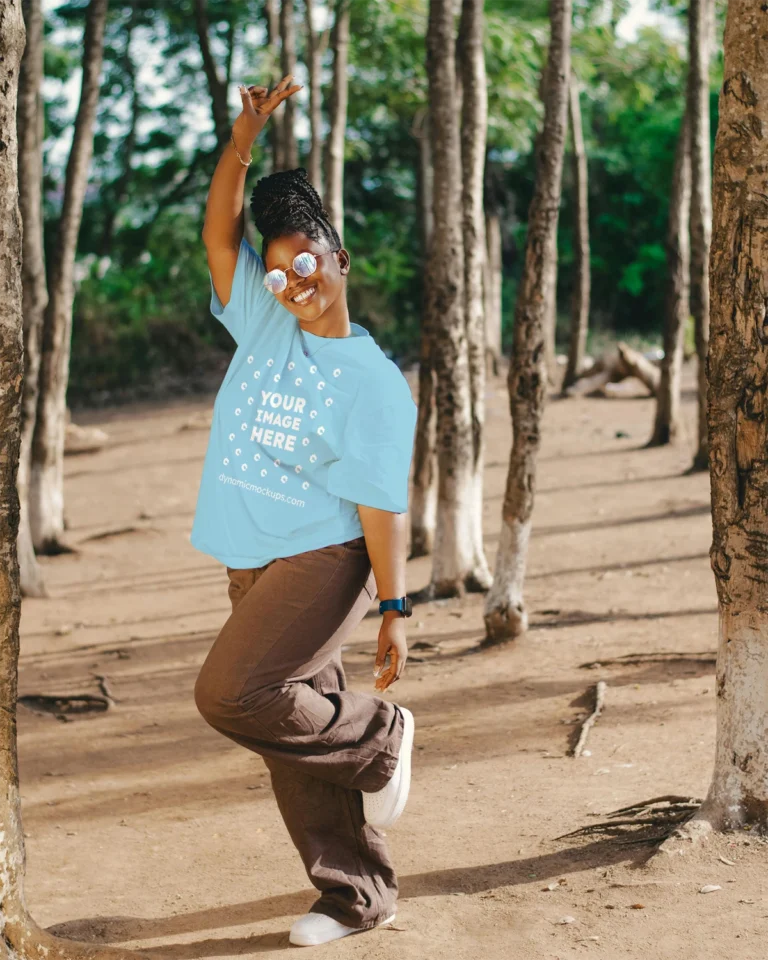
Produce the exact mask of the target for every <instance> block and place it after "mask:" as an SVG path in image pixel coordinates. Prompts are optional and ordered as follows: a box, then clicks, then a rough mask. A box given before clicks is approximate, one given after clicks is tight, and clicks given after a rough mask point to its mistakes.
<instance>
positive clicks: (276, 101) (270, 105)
mask: <svg viewBox="0 0 768 960" xmlns="http://www.w3.org/2000/svg"><path fill="white" fill-rule="evenodd" d="M292 79H293V77H292V76H291V74H288V75H287V76H285V77H283V79H282V80H281V81H280V82H279V83H278V84H277V85H276V86H275V87H274V89H273V90H271V91H270V90H268V89H267V87H258V86H251V87H247V88H246V87H244V86H242V85H241V86H240V88H239V89H240V99H241V100H242V102H243V112H242V113H241V114H240V116H239V117H238V118H237V120H235V124H234V128H233V131H232V132H233V135H234V137H235V142H236V143H237V144H238V146H240V145H241V144H242V146H243V148H244V149H246V150H247V149H249V148H250V147H251V146H253V142H254V140H255V139H256V137H257V136H258V135H259V133H260V132H261V131H262V130H263V128H264V124H265V123H266V122H267V118H268V117H269V115H270V114H271V113H272V111H273V110H275V108H276V107H279V106H280V104H281V103H282V102H283V100H287V99H288V97H290V96H292V95H293V94H294V93H296V91H297V90H301V84H294V85H291V80H292Z"/></svg>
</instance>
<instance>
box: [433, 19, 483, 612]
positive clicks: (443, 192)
mask: <svg viewBox="0 0 768 960" xmlns="http://www.w3.org/2000/svg"><path fill="white" fill-rule="evenodd" d="M454 7H455V4H454V3H453V0H431V2H430V5H429V23H428V27H427V76H428V80H429V97H428V103H429V111H430V113H429V125H430V131H431V136H432V157H433V171H434V173H433V191H434V194H433V205H432V215H433V230H432V243H431V246H430V256H429V264H428V267H427V271H426V274H425V277H424V282H425V297H426V317H425V322H426V324H427V329H428V330H429V331H430V332H431V334H432V362H433V365H434V370H435V376H436V395H435V402H436V407H437V425H436V443H437V461H438V494H437V522H436V529H435V543H434V552H433V564H432V578H431V581H430V584H429V585H428V587H427V589H426V591H425V592H426V594H428V595H429V596H431V597H436V596H437V597H447V596H461V595H462V594H463V593H464V590H465V588H466V586H467V585H468V584H472V583H473V582H474V581H475V579H476V578H475V575H474V574H475V571H474V565H475V549H474V517H475V486H474V461H473V440H474V438H473V432H472V396H471V384H470V374H469V358H468V347H467V330H466V323H465V319H464V318H465V301H464V248H463V241H462V220H461V196H462V186H461V146H460V140H459V123H458V121H459V117H458V112H457V109H456V85H457V76H456V53H455V40H454V33H455V31H454Z"/></svg>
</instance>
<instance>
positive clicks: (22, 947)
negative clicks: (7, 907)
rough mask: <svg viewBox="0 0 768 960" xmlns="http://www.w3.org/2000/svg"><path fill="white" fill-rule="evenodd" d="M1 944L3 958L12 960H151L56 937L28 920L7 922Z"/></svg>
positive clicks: (134, 954)
mask: <svg viewBox="0 0 768 960" xmlns="http://www.w3.org/2000/svg"><path fill="white" fill-rule="evenodd" d="M2 941H3V943H2V945H3V946H4V947H5V950H6V951H7V953H6V954H5V955H6V956H9V957H12V958H14V960H139V958H143V960H150V955H149V954H147V953H136V952H133V951H131V950H123V949H121V948H119V947H110V946H106V945H102V944H91V943H81V942H79V941H77V940H66V939H64V938H62V937H55V936H53V935H52V934H50V933H48V932H47V931H46V930H42V929H41V928H40V927H38V926H37V924H35V923H34V921H32V920H31V919H27V921H26V922H20V921H18V920H8V921H7V922H6V924H5V926H4V928H3V933H2Z"/></svg>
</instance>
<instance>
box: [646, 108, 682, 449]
mask: <svg viewBox="0 0 768 960" xmlns="http://www.w3.org/2000/svg"><path fill="white" fill-rule="evenodd" d="M690 209H691V127H690V123H689V117H688V111H687V110H686V111H685V113H684V114H683V119H682V122H681V124H680V134H679V135H678V138H677V150H676V152H675V166H674V170H673V173H672V190H671V193H670V197H669V221H668V224H667V294H666V302H665V304H664V359H663V360H662V361H661V382H660V384H659V390H658V393H657V394H656V417H655V420H654V424H653V434H652V435H651V439H650V440H649V441H648V444H647V446H649V447H659V446H663V445H664V444H666V443H674V442H675V440H678V439H679V438H680V435H681V431H682V423H681V420H680V375H681V373H682V369H683V339H684V336H685V326H686V324H687V323H688V317H689V315H690V309H691V308H690V301H689V277H690V240H689V233H688V224H689V221H690Z"/></svg>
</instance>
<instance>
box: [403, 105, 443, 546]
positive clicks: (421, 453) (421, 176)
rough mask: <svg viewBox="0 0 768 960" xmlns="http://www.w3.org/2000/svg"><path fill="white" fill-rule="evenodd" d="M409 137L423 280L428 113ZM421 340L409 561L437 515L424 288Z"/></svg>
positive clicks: (431, 535) (427, 540) (431, 536)
mask: <svg viewBox="0 0 768 960" xmlns="http://www.w3.org/2000/svg"><path fill="white" fill-rule="evenodd" d="M411 129H412V133H413V135H414V136H415V137H416V142H417V143H418V146H419V167H418V171H417V177H416V183H417V193H418V210H419V240H420V244H421V272H422V276H424V274H425V272H426V269H427V265H428V263H429V249H430V244H431V241H432V229H433V227H432V203H433V182H432V148H431V136H430V130H429V113H428V111H427V110H426V109H423V110H421V111H419V112H418V113H417V114H416V117H415V118H414V122H413V126H412V128H411ZM421 316H422V322H421V339H420V344H419V397H418V417H417V421H416V435H415V437H414V446H413V481H412V484H411V495H410V505H409V514H410V524H411V548H410V558H411V559H413V558H415V557H424V556H427V555H428V554H430V553H431V552H432V548H433V545H434V540H435V520H436V513H437V461H436V454H437V451H436V447H435V427H436V417H435V391H436V383H435V369H434V365H433V363H432V336H433V333H432V330H431V329H430V327H429V324H428V323H427V301H426V285H424V286H423V287H422V310H421Z"/></svg>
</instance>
